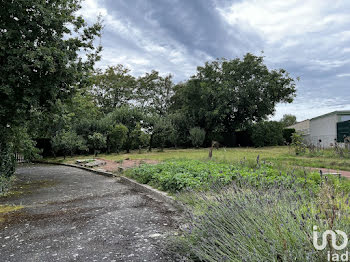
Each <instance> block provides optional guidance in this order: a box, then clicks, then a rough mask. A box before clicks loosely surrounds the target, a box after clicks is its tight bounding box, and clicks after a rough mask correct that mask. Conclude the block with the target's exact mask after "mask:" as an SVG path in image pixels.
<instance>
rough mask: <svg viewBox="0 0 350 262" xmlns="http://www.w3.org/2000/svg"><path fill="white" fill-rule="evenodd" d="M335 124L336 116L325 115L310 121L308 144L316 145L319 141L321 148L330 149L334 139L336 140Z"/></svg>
mask: <svg viewBox="0 0 350 262" xmlns="http://www.w3.org/2000/svg"><path fill="white" fill-rule="evenodd" d="M337 122H338V115H337V114H332V115H326V116H321V117H318V118H314V119H311V120H310V142H311V143H313V144H314V145H318V141H319V140H320V139H321V140H322V142H321V144H320V145H321V146H322V147H325V148H327V147H330V145H331V144H334V139H336V138H337Z"/></svg>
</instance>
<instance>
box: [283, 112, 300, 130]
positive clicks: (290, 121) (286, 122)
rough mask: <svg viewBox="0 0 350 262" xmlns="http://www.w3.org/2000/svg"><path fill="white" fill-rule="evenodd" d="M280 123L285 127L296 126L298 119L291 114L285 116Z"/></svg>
mask: <svg viewBox="0 0 350 262" xmlns="http://www.w3.org/2000/svg"><path fill="white" fill-rule="evenodd" d="M280 122H281V123H282V125H283V127H288V126H291V125H294V124H295V123H296V122H297V117H296V116H294V115H291V114H285V115H283V117H282V119H281V120H280Z"/></svg>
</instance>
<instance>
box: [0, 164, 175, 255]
mask: <svg viewBox="0 0 350 262" xmlns="http://www.w3.org/2000/svg"><path fill="white" fill-rule="evenodd" d="M17 177H18V182H17V186H16V188H15V190H17V191H18V192H17V193H15V194H14V195H12V196H9V197H6V198H0V205H23V206H24V208H23V209H20V210H18V211H14V212H12V213H7V214H5V215H2V216H0V250H1V251H0V253H1V254H0V261H26V262H29V261H35V262H38V261H65V262H66V261H172V259H171V258H170V257H167V255H165V254H164V252H163V250H164V249H163V244H164V237H165V236H166V235H167V234H169V232H171V231H172V230H174V228H175V223H174V220H173V218H174V216H175V211H174V210H172V209H171V207H169V206H167V205H166V204H164V203H162V202H159V201H156V200H155V199H153V198H151V197H150V196H148V195H145V194H144V193H141V192H138V191H136V190H134V189H133V188H131V187H130V186H128V185H124V184H122V183H121V182H119V181H118V179H117V178H108V177H104V176H101V175H97V174H93V173H90V172H87V171H84V170H80V169H76V168H70V167H64V166H51V165H26V166H23V167H19V168H18V169H17Z"/></svg>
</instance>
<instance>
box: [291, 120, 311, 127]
mask: <svg viewBox="0 0 350 262" xmlns="http://www.w3.org/2000/svg"><path fill="white" fill-rule="evenodd" d="M307 121H310V119H305V120H303V121H299V122H296V123H295V124H293V125H290V126H287V127H286V128H294V126H296V125H298V124H301V123H304V122H307Z"/></svg>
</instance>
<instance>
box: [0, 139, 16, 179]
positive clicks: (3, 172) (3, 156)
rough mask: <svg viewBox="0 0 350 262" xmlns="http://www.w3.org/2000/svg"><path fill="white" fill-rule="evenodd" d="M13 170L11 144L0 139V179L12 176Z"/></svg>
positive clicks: (13, 162) (13, 161) (13, 160)
mask: <svg viewBox="0 0 350 262" xmlns="http://www.w3.org/2000/svg"><path fill="white" fill-rule="evenodd" d="M14 172H15V158H14V150H13V146H12V145H11V144H6V142H1V141H0V179H4V180H5V179H7V178H9V177H10V176H12V175H13V174H14ZM2 183H4V182H2Z"/></svg>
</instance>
